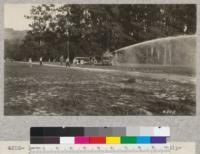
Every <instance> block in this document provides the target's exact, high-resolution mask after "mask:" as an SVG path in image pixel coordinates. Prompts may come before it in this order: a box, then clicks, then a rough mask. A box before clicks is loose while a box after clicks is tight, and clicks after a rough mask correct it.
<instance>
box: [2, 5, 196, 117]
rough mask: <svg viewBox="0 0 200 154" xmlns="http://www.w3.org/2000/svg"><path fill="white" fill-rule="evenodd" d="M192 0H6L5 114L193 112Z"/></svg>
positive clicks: (56, 114)
mask: <svg viewBox="0 0 200 154" xmlns="http://www.w3.org/2000/svg"><path fill="white" fill-rule="evenodd" d="M196 16H197V10H196V5H195V4H11V3H10V4H9V3H7V4H5V5H4V115H5V116H195V115H196V57H197V56H196V53H197V51H196V45H197V42H196V38H197V34H196V28H197V19H196Z"/></svg>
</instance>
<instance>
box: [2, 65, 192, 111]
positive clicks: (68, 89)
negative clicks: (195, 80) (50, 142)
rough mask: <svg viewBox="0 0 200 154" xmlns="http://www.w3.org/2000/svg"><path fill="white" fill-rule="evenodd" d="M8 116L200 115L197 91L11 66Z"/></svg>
mask: <svg viewBox="0 0 200 154" xmlns="http://www.w3.org/2000/svg"><path fill="white" fill-rule="evenodd" d="M4 91H5V98H4V100H5V104H4V106H5V108H4V113H5V115H194V114H195V110H196V102H195V97H196V94H195V85H194V84H192V83H190V82H177V81H173V80H168V79H155V78H151V77H146V76H145V77H144V76H134V75H130V74H125V73H119V72H102V71H101V72H98V71H89V70H85V69H74V68H71V69H66V68H60V67H50V66H39V65H33V66H32V67H30V66H29V65H27V64H20V63H15V62H13V63H6V64H5V90H4Z"/></svg>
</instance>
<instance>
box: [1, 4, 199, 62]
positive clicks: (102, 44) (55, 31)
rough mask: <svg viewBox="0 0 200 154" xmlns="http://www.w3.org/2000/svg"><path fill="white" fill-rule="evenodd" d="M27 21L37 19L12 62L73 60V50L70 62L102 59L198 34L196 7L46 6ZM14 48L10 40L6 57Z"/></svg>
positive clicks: (133, 5)
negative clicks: (152, 42) (109, 54)
mask: <svg viewBox="0 0 200 154" xmlns="http://www.w3.org/2000/svg"><path fill="white" fill-rule="evenodd" d="M25 18H27V20H30V21H31V24H30V25H29V26H30V27H31V30H29V31H28V32H27V35H26V36H25V38H24V39H23V41H22V42H21V43H18V46H17V47H16V45H15V46H14V47H12V50H13V51H10V50H9V56H8V57H9V58H13V59H17V60H24V59H27V58H29V57H31V58H32V59H33V60H38V58H39V57H40V56H42V57H43V58H44V60H47V59H49V58H50V59H51V60H53V59H58V58H59V57H60V56H61V55H63V56H64V57H67V56H68V54H67V48H69V51H70V60H72V59H73V58H74V57H76V56H90V57H96V58H97V59H101V57H102V55H103V54H104V53H105V52H106V51H110V52H113V51H115V50H116V49H119V48H121V47H124V46H127V45H131V44H135V43H139V42H143V41H146V40H151V39H154V38H160V37H167V36H176V35H183V34H195V33H196V5H193V4H191V5H190V4H185V5H183V4H176V5H175V4H173V5H172V4H169V5H166V4H165V5H155V4H148V5H146V4H137V5H136V4H132V5H131V4H123V5H99V4H98V5H78V4H73V5H54V4H48V5H47V4H41V5H38V6H32V8H31V10H30V14H29V15H26V16H25ZM67 42H69V43H68V45H69V46H68V45H67ZM11 45H13V43H10V42H9V41H8V40H7V41H5V56H6V52H7V49H8V47H9V49H10V46H11ZM10 52H11V53H10ZM16 52H17V53H16Z"/></svg>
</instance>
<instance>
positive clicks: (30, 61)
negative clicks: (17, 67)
mask: <svg viewBox="0 0 200 154" xmlns="http://www.w3.org/2000/svg"><path fill="white" fill-rule="evenodd" d="M28 62H29V66H30V67H32V59H31V58H29V60H28Z"/></svg>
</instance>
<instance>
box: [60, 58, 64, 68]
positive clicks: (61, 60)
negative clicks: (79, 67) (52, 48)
mask: <svg viewBox="0 0 200 154" xmlns="http://www.w3.org/2000/svg"><path fill="white" fill-rule="evenodd" d="M63 62H64V57H63V56H61V57H60V65H61V66H62V65H63Z"/></svg>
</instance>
